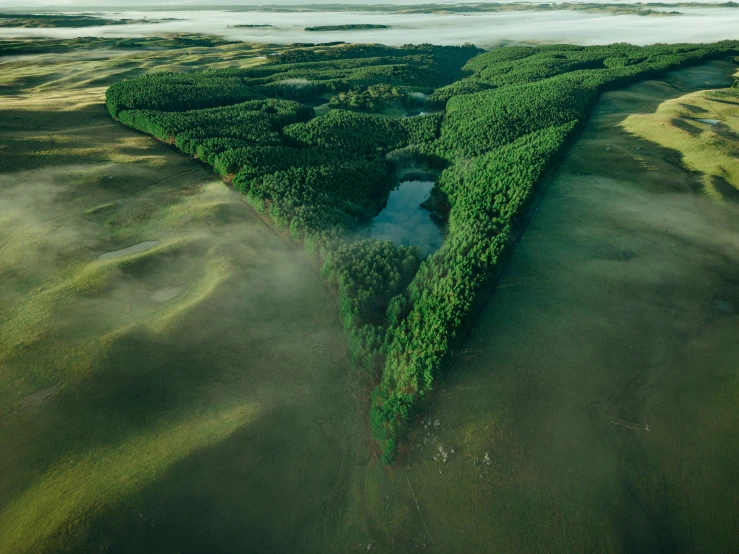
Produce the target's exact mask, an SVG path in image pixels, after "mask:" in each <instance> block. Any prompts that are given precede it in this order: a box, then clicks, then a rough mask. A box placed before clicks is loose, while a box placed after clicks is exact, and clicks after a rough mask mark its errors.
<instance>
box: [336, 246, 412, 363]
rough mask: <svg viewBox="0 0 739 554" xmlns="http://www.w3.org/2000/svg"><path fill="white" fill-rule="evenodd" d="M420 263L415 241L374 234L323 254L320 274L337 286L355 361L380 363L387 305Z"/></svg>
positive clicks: (401, 293)
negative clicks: (405, 243)
mask: <svg viewBox="0 0 739 554" xmlns="http://www.w3.org/2000/svg"><path fill="white" fill-rule="evenodd" d="M419 263H420V253H419V250H418V248H417V247H415V246H411V247H409V246H396V245H394V244H393V243H392V242H390V241H380V240H376V239H365V240H361V241H358V242H355V243H351V244H346V245H342V246H339V247H338V248H336V249H335V250H333V251H331V252H330V253H329V254H328V255H327V256H326V260H325V261H324V263H323V267H322V268H321V275H322V276H323V277H324V278H325V279H327V280H328V282H329V283H330V284H331V285H332V286H334V287H336V288H337V290H338V291H339V306H340V311H341V316H342V318H343V321H344V329H346V331H347V334H348V345H349V354H350V357H351V359H352V365H353V366H354V367H360V368H363V369H365V370H368V371H370V372H372V371H374V370H376V369H378V368H379V365H380V362H381V357H380V354H381V350H382V347H383V345H384V343H385V329H386V326H387V325H386V324H387V321H388V319H387V315H386V314H387V312H388V307H389V306H390V304H391V302H392V303H394V304H397V303H398V302H399V299H402V298H404V296H405V295H406V294H407V288H408V284H409V283H410V282H411V279H412V278H413V276H414V275H415V274H416V271H417V269H418V264H419ZM390 321H392V319H391V320H390Z"/></svg>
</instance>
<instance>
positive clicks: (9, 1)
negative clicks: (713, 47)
mask: <svg viewBox="0 0 739 554" xmlns="http://www.w3.org/2000/svg"><path fill="white" fill-rule="evenodd" d="M486 1H487V2H496V3H505V2H514V1H518V2H531V3H540V2H542V0H401V1H399V2H392V1H390V0H212V1H210V2H206V1H204V0H0V8H14V9H18V8H36V9H41V8H43V9H54V8H62V9H69V8H74V7H78V6H79V7H81V8H85V9H106V8H112V7H116V8H118V7H128V6H132V7H138V8H149V9H151V8H166V7H167V6H186V5H191V6H198V7H207V6H216V7H217V6H225V5H237V6H259V5H268V4H271V5H275V4H282V5H292V6H296V5H300V4H360V5H361V4H396V5H409V4H466V3H481V2H483V3H484V2H486ZM546 1H547V2H549V3H553V4H558V3H562V2H568V1H577V0H546ZM584 1H585V2H587V3H594V4H597V3H604V4H608V3H623V4H631V3H634V2H637V1H639V0H584ZM652 1H655V2H657V1H662V2H668V3H670V2H678V1H680V0H652ZM683 1H685V0H683ZM687 1H690V2H696V3H701V4H714V3H721V2H724V1H725V0H687ZM642 2H643V3H645V4H646V3H648V2H650V0H642Z"/></svg>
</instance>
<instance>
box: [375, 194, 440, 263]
mask: <svg viewBox="0 0 739 554" xmlns="http://www.w3.org/2000/svg"><path fill="white" fill-rule="evenodd" d="M432 188H434V182H433V181H421V180H414V181H405V182H401V183H400V185H399V186H398V188H396V189H395V190H394V191H392V192H391V193H390V196H389V197H388V199H387V205H386V206H385V209H383V210H382V211H381V212H380V213H379V214H378V215H377V216H376V217H375V219H374V220H373V222H372V229H371V235H372V237H374V238H378V239H381V240H391V241H393V242H394V243H395V244H402V245H414V246H418V247H419V248H420V249H421V255H422V256H428V255H429V254H431V253H433V252H435V251H436V250H438V249H439V247H441V245H442V243H443V241H444V238H443V236H442V233H441V229H440V228H439V226H438V225H437V224H436V223H435V222H434V220H433V219H432V216H431V213H430V212H429V211H428V210H426V209H424V208H423V207H421V204H423V203H424V202H425V201H426V200H428V198H429V195H430V194H431V189H432Z"/></svg>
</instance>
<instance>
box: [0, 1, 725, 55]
mask: <svg viewBox="0 0 739 554" xmlns="http://www.w3.org/2000/svg"><path fill="white" fill-rule="evenodd" d="M681 11H682V10H681ZM100 15H102V16H103V17H110V18H116V19H118V18H121V17H122V16H125V17H127V18H135V19H140V18H145V17H146V18H149V19H160V20H161V19H167V18H173V19H176V21H163V22H158V23H149V24H130V25H120V26H117V25H113V26H105V27H102V26H101V27H86V28H85V29H84V30H81V29H76V28H44V29H38V28H5V29H0V38H11V37H50V38H75V37H78V36H82V35H84V36H96V37H137V36H152V35H161V34H162V33H174V32H190V33H205V34H213V35H220V36H224V37H226V38H228V39H231V40H240V41H248V42H261V43H274V44H290V43H294V42H313V43H320V42H330V41H345V42H374V43H382V44H387V45H400V44H407V43H416V44H418V43H425V42H430V43H434V44H440V45H448V44H462V43H465V42H472V43H474V44H476V45H478V46H481V47H486V46H494V45H497V44H501V43H524V42H525V43H549V42H557V43H573V44H585V45H589V44H605V43H610V42H629V43H632V44H652V43H657V42H707V41H715V40H723V39H735V38H739V10H736V9H732V8H710V9H705V10H703V9H700V8H693V9H690V11H689V13H685V14H684V15H680V16H669V17H644V16H638V15H610V14H606V13H604V14H594V13H584V12H577V11H564V10H563V11H542V12H536V11H524V12H498V13H475V14H382V13H367V12H309V13H297V12H292V13H290V12H278V13H270V12H259V11H254V12H230V11H225V10H214V11H197V12H193V11H126V12H125V14H121V13H120V12H108V13H103V14H100ZM265 24H267V25H272V27H265V28H229V26H230V25H265ZM343 24H381V25H388V26H389V28H388V29H368V30H360V31H351V30H346V31H328V32H306V31H304V28H305V27H309V26H316V25H321V26H325V25H343Z"/></svg>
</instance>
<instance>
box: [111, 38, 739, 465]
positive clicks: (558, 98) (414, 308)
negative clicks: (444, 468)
mask: <svg viewBox="0 0 739 554" xmlns="http://www.w3.org/2000/svg"><path fill="white" fill-rule="evenodd" d="M738 52H739V43H736V42H722V43H716V44H712V45H669V46H668V45H655V46H648V47H636V46H630V45H625V44H616V45H611V46H594V47H580V46H572V45H554V46H541V47H505V48H497V49H495V50H492V51H489V52H484V53H481V51H479V50H478V49H476V48H475V47H473V46H470V45H465V46H462V47H437V46H431V45H420V46H404V47H400V48H387V47H384V46H376V45H341V46H337V47H332V48H327V47H319V48H297V49H294V50H290V51H287V52H285V53H284V54H283V55H280V56H274V57H273V59H271V60H270V61H269V63H266V64H264V65H261V66H258V67H255V68H251V69H243V70H236V69H229V70H220V71H210V72H204V73H181V74H157V75H151V76H147V77H144V78H140V79H136V80H132V81H123V82H121V83H118V84H116V85H114V86H113V87H111V88H110V89H109V90H108V93H107V104H108V108H109V110H110V113H111V114H112V115H113V117H115V118H117V119H118V120H119V121H121V122H122V123H124V124H126V125H128V126H130V127H133V128H135V129H138V130H141V131H144V132H147V133H150V134H152V135H154V136H155V137H157V138H158V139H160V140H162V141H165V142H168V143H170V144H174V145H175V146H176V147H177V148H179V149H180V150H182V151H183V152H186V153H188V154H190V155H192V156H195V157H197V158H198V159H199V160H201V161H203V162H204V163H207V164H208V165H210V166H212V167H213V168H214V170H215V171H217V172H218V173H220V174H221V175H223V176H225V177H227V178H229V179H232V181H233V184H234V186H235V187H236V188H237V189H239V190H240V191H241V192H243V193H244V194H245V195H246V198H247V200H248V201H249V203H250V204H251V205H252V206H253V207H254V208H255V209H256V210H257V211H259V212H261V213H265V214H267V215H268V216H269V217H270V218H271V220H272V221H273V223H274V224H275V226H277V227H278V228H280V229H283V230H284V231H285V232H286V233H289V235H290V236H291V237H292V238H293V239H295V240H296V241H301V242H302V243H303V244H304V245H305V247H306V250H307V251H308V252H309V253H310V254H311V255H313V256H315V257H316V258H317V259H318V261H319V262H320V263H321V264H322V269H321V272H322V274H323V276H324V277H325V278H326V279H327V280H328V281H329V283H330V284H331V285H332V286H334V287H335V288H336V290H337V291H338V294H339V299H340V310H341V314H342V318H343V321H344V325H345V328H346V331H347V337H348V341H347V343H348V346H349V351H350V358H351V361H352V365H353V366H354V367H355V368H356V369H357V370H358V371H364V372H366V374H367V375H368V376H369V378H370V379H371V380H372V382H373V385H374V389H373V392H372V394H371V416H370V417H371V422H372V430H373V434H374V436H375V437H376V438H377V439H378V440H379V441H380V444H381V446H382V449H383V460H384V461H385V462H387V463H393V462H394V460H395V457H396V455H397V449H398V446H399V444H401V443H402V442H403V440H404V439H405V437H406V435H407V433H408V432H410V431H411V430H412V428H413V425H412V423H413V422H414V421H415V417H416V415H417V414H419V411H420V410H421V409H422V407H423V403H424V401H425V400H426V399H427V398H428V397H429V394H430V393H432V392H433V390H434V389H435V387H436V386H437V383H438V381H439V379H440V378H441V377H442V376H443V374H444V370H445V368H446V367H447V366H448V363H449V361H450V359H451V355H452V352H453V350H454V349H456V348H458V347H459V345H460V343H461V341H463V340H464V337H465V336H466V333H467V331H468V329H469V327H470V325H471V321H472V319H473V318H474V314H475V312H476V310H477V309H479V307H480V304H481V302H482V300H483V298H484V297H485V296H486V295H485V292H486V291H488V290H489V288H490V286H491V284H492V280H493V279H494V278H495V275H496V272H497V271H498V269H499V268H500V266H501V262H502V261H503V260H504V259H505V256H506V254H507V252H508V250H509V248H510V246H511V244H512V243H513V237H514V232H515V230H516V227H517V225H518V224H519V223H520V220H521V217H522V215H523V214H524V212H525V208H526V206H527V204H528V202H529V200H530V199H531V196H532V194H533V191H534V189H535V186H536V184H537V182H539V180H540V179H541V178H542V176H543V175H544V173H545V172H546V171H547V170H548V169H549V168H551V167H552V166H553V164H554V163H555V162H556V161H557V159H558V158H559V157H560V156H561V155H562V153H563V152H564V150H565V149H566V148H567V146H568V144H569V143H570V141H571V140H572V139H573V138H574V136H575V135H576V134H577V132H578V131H579V130H580V129H581V128H582V126H583V124H584V123H585V121H586V119H587V117H588V114H589V113H590V110H591V109H592V107H593V105H594V103H595V102H596V100H597V99H598V96H599V95H600V93H601V92H603V91H605V90H609V89H613V88H617V87H623V86H625V85H627V84H629V83H632V82H634V81H636V80H641V79H647V78H652V77H656V76H659V75H661V74H664V73H665V72H666V71H669V70H672V69H677V68H680V67H683V66H686V65H689V64H696V63H701V62H704V61H706V60H709V59H715V58H719V57H724V56H727V55H729V54H736V53H738ZM427 93H428V96H426V94H427ZM325 94H330V95H333V96H332V99H331V102H330V105H331V106H333V107H334V108H338V109H333V110H331V111H329V112H328V114H327V115H324V116H320V117H316V116H315V112H314V110H313V108H311V107H309V106H308V105H306V104H304V103H301V100H306V99H310V98H312V97H316V96H319V95H325ZM410 95H412V97H413V98H414V99H415V101H417V102H419V103H420V102H425V105H426V106H427V107H428V108H434V109H439V110H443V111H441V113H436V114H431V115H423V116H416V117H410V118H403V119H386V118H379V117H377V116H374V115H371V114H370V113H365V112H372V111H374V110H375V109H377V106H378V105H380V106H382V105H383V102H385V101H387V102H391V101H392V102H396V101H402V98H403V97H408V96H410ZM385 97H387V98H385ZM399 97H400V98H399ZM373 98H377V99H378V100H377V101H376V103H373V102H371V101H370V100H372V99H373ZM401 159H402V160H413V161H415V162H416V163H419V164H423V165H424V166H430V167H434V168H435V169H437V170H440V171H441V175H440V178H439V180H438V182H437V185H436V188H435V190H434V194H433V196H434V201H435V203H437V204H438V203H439V202H443V203H446V204H447V206H446V208H447V209H446V210H440V211H442V212H448V227H449V232H448V236H447V238H446V241H445V243H444V245H443V246H442V247H441V248H440V249H439V250H438V251H437V252H435V253H434V254H432V255H431V256H429V257H428V258H427V259H426V260H423V261H422V260H421V259H420V257H419V252H418V250H417V249H416V248H412V247H399V246H396V245H394V244H392V243H390V242H381V241H377V240H362V241H358V242H352V240H351V237H352V233H351V231H352V229H353V228H355V227H356V226H358V225H361V224H363V223H365V222H367V221H368V220H369V219H370V218H371V217H372V216H373V215H374V214H376V213H377V211H378V209H379V208H380V207H381V206H382V204H383V202H384V201H385V200H386V199H387V196H388V194H389V192H390V190H391V187H392V184H393V173H394V169H395V167H394V164H395V163H396V161H397V160H401ZM439 199H441V200H439Z"/></svg>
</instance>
